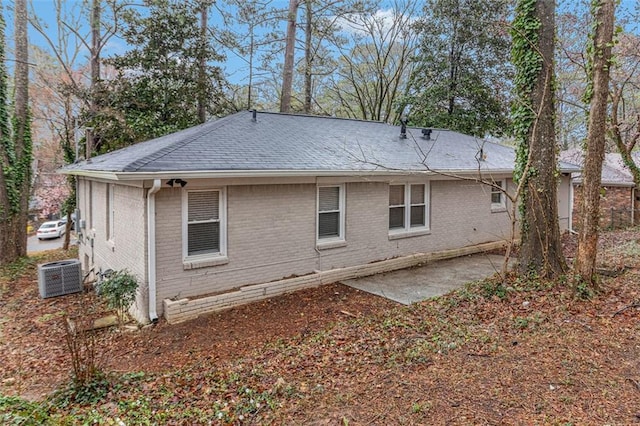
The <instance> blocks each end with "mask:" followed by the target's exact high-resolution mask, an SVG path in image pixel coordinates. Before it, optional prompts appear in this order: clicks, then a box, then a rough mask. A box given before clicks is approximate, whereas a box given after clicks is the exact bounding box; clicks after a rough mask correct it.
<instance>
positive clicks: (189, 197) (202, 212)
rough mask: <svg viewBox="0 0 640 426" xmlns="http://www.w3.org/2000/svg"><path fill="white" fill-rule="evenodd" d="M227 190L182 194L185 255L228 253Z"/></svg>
mask: <svg viewBox="0 0 640 426" xmlns="http://www.w3.org/2000/svg"><path fill="white" fill-rule="evenodd" d="M225 198H226V193H225V191H224V189H215V190H202V191H200V190H198V191H184V192H183V212H184V213H183V214H184V222H183V223H184V225H183V255H184V257H185V258H196V259H199V258H209V257H216V256H224V255H225V254H226V223H225V222H226V208H225V201H226V199H225Z"/></svg>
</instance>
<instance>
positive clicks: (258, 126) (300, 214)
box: [63, 112, 577, 321]
mask: <svg viewBox="0 0 640 426" xmlns="http://www.w3.org/2000/svg"><path fill="white" fill-rule="evenodd" d="M513 166H514V151H513V149H511V148H509V147H506V146H502V145H499V144H495V143H490V142H486V141H483V140H481V139H477V138H473V137H470V136H465V135H462V134H460V133H456V132H453V131H448V130H437V129H415V128H409V129H407V128H404V127H400V126H391V125H388V124H384V123H378V122H367V121H360V120H347V119H338V118H331V117H314V116H301V115H289V114H275V113H255V112H240V113H237V114H233V115H230V116H228V117H225V118H222V119H219V120H216V121H212V122H208V123H205V124H203V125H200V126H197V127H193V128H190V129H187V130H184V131H181V132H178V133H174V134H171V135H167V136H164V137H161V138H157V139H154V140H151V141H147V142H143V143H139V144H137V145H133V146H130V147H127V148H124V149H121V150H118V151H115V152H111V153H109V154H105V155H101V156H99V157H95V158H92V159H91V160H89V161H82V162H79V163H76V164H73V165H70V166H67V167H66V168H65V169H63V172H64V173H67V174H74V175H76V176H77V178H78V191H77V194H78V209H79V210H78V220H79V226H78V230H79V233H80V237H79V241H80V243H79V250H80V254H79V255H80V259H81V261H82V264H83V268H84V269H85V270H86V271H90V270H92V269H93V270H94V271H96V272H97V271H100V270H102V271H104V270H106V269H114V270H119V269H128V270H129V271H130V272H132V273H134V274H135V275H136V276H137V277H138V278H139V279H140V283H141V287H140V292H139V297H138V300H137V303H136V306H135V309H134V311H135V312H134V314H135V315H136V316H137V318H138V319H139V320H140V321H149V320H151V321H154V320H156V319H157V317H158V316H159V315H163V314H164V315H165V316H166V317H167V319H168V320H169V321H180V320H184V319H187V318H192V317H195V316H197V315H198V314H200V313H204V312H210V311H212V310H215V309H220V308H223V307H228V306H233V305H236V304H240V303H246V302H250V301H254V300H259V299H262V298H266V297H271V296H274V295H277V294H282V293H285V292H288V291H292V290H295V289H298V288H303V287H309V286H314V285H319V284H323V283H330V282H335V281H337V280H340V279H345V278H352V277H355V276H362V275H367V274H373V273H377V272H383V271H388V270H392V269H399V268H402V267H407V266H411V265H416V264H418V263H421V262H424V261H426V260H429V259H433V258H437V257H444V256H451V255H455V254H458V255H459V254H464V253H472V252H477V251H481V250H484V249H488V248H495V247H498V246H499V245H502V244H504V241H506V240H508V239H509V238H510V230H511V219H510V212H511V210H510V203H509V202H508V200H507V197H506V196H505V194H503V193H502V192H500V191H499V190H498V189H496V188H495V187H493V186H490V185H486V184H483V183H480V182H478V179H486V180H490V181H493V182H495V184H496V185H497V186H501V187H502V188H508V189H509V190H513V186H514V185H513V182H512V179H511V178H512V174H513ZM576 170H577V169H576V168H575V167H571V166H566V165H565V166H563V167H562V168H561V173H562V178H561V180H560V192H559V193H560V195H561V197H560V198H561V200H560V203H559V206H560V210H561V214H560V216H561V217H564V218H565V219H568V218H569V215H570V210H569V206H570V204H569V194H570V180H569V176H570V173H571V172H572V171H576ZM567 223H568V220H567Z"/></svg>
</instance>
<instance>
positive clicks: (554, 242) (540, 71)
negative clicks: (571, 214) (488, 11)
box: [512, 0, 566, 278]
mask: <svg viewBox="0 0 640 426" xmlns="http://www.w3.org/2000/svg"><path fill="white" fill-rule="evenodd" d="M554 30H555V0H518V3H517V6H516V16H515V19H514V22H513V29H512V37H513V47H512V58H513V63H514V65H515V67H516V75H515V89H516V95H517V99H516V104H515V105H514V107H513V122H514V123H513V125H514V132H515V136H516V142H517V149H516V170H515V173H514V177H515V179H516V181H517V182H518V186H519V191H518V192H519V193H520V195H521V199H520V203H521V204H520V210H521V218H520V226H521V232H520V234H521V240H522V242H521V249H520V256H519V259H518V262H519V263H518V269H519V271H520V273H521V274H523V275H526V276H531V275H535V276H539V277H542V278H555V277H558V276H559V275H561V274H563V273H564V271H565V269H566V263H565V260H564V256H563V253H562V247H561V244H560V228H559V225H558V198H557V185H558V181H557V166H556V165H557V158H556V138H555V121H554V119H555V105H554V37H555V31H554Z"/></svg>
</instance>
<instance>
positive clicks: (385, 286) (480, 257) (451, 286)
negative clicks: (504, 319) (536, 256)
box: [341, 253, 504, 305]
mask: <svg viewBox="0 0 640 426" xmlns="http://www.w3.org/2000/svg"><path fill="white" fill-rule="evenodd" d="M503 259H504V258H503V256H500V255H496V254H486V253H480V254H474V255H470V256H462V257H457V258H454V259H447V260H439V261H435V262H429V263H427V264H425V265H424V266H419V267H414V268H408V269H402V270H398V271H393V272H387V273H383V274H377V275H371V276H368V277H362V278H356V279H352V280H344V281H341V282H342V283H343V284H345V285H348V286H350V287H353V288H357V289H359V290H362V291H366V292H369V293H373V294H377V295H379V296H382V297H386V298H387V299H391V300H394V301H396V302H399V303H402V304H405V305H410V304H411V303H415V302H420V301H422V300H425V299H429V298H431V297H437V296H441V295H443V294H446V293H449V292H450V291H452V290H455V289H457V288H460V287H462V286H464V285H465V284H466V283H469V282H472V281H477V280H481V279H485V278H488V277H490V276H492V275H493V274H495V273H496V272H498V271H500V269H501V268H502V262H503Z"/></svg>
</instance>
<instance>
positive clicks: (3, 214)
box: [0, 0, 33, 264]
mask: <svg viewBox="0 0 640 426" xmlns="http://www.w3.org/2000/svg"><path fill="white" fill-rule="evenodd" d="M14 14H15V58H16V63H15V84H14V90H15V100H14V112H13V120H12V124H13V126H11V130H13V132H11V130H10V125H9V114H8V112H7V73H6V68H5V66H6V65H5V64H6V56H5V41H4V27H5V26H4V19H3V18H2V16H1V15H2V14H1V13H0V264H6V263H9V262H12V261H14V260H16V259H18V258H19V257H21V256H25V255H26V254H27V213H28V208H29V194H30V191H29V188H30V185H31V160H32V157H33V154H32V143H31V123H30V119H29V53H28V49H29V43H28V39H27V4H26V0H16V1H15V9H14Z"/></svg>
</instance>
